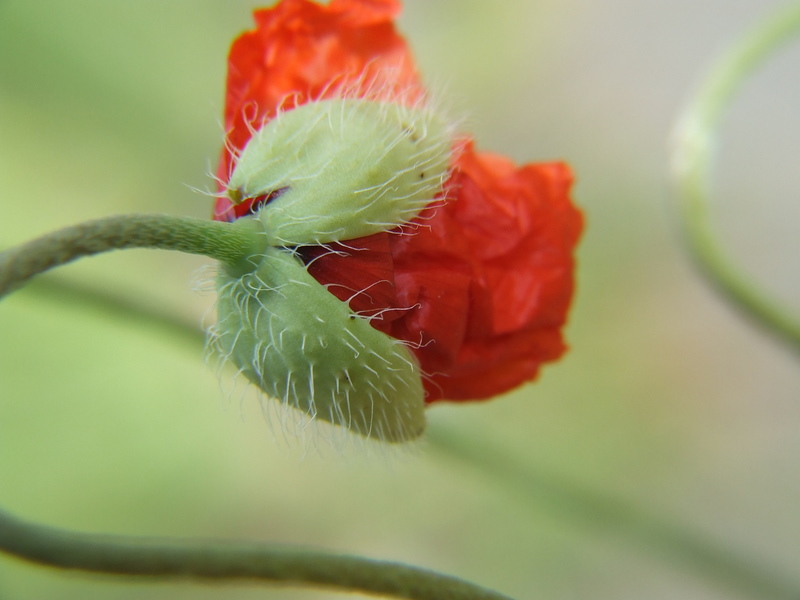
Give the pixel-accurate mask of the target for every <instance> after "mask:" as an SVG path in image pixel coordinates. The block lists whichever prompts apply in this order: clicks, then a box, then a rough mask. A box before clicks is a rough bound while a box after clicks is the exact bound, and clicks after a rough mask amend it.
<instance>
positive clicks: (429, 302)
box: [215, 0, 583, 402]
mask: <svg viewBox="0 0 800 600" xmlns="http://www.w3.org/2000/svg"><path fill="white" fill-rule="evenodd" d="M399 10H400V3H399V2H398V1H396V0H333V1H332V2H331V3H330V4H329V5H327V6H324V5H317V4H314V3H312V2H310V1H309V0H283V1H282V2H280V3H279V4H278V5H277V6H275V7H274V8H272V9H266V10H261V11H257V12H256V13H255V19H256V24H257V28H256V29H255V30H253V31H249V32H247V33H245V34H243V35H242V36H241V37H240V38H238V39H237V40H236V41H235V42H234V44H233V46H232V48H231V53H230V57H229V74H228V82H227V96H226V106H225V124H226V127H227V131H228V135H227V148H226V151H225V152H224V153H223V157H222V160H221V163H220V168H219V171H218V174H219V177H220V179H221V180H222V181H225V180H227V178H228V175H229V173H230V170H231V168H232V165H233V163H234V161H235V157H236V152H237V151H238V150H241V149H242V148H243V147H244V145H245V144H246V143H247V141H248V140H249V138H250V136H251V135H252V131H253V129H254V128H258V127H259V126H260V125H261V124H262V123H264V122H265V121H267V120H269V119H270V118H272V117H274V116H275V114H277V112H278V111H280V110H288V109H291V108H292V107H294V106H297V105H299V104H303V103H305V102H308V101H311V100H316V99H323V98H330V97H339V96H341V95H343V94H346V95H348V96H351V97H365V98H374V99H378V100H393V101H400V102H407V103H415V102H418V101H419V100H420V99H421V98H423V97H424V94H425V90H424V89H423V88H422V86H421V83H420V80H419V76H418V74H417V71H416V68H415V67H414V64H413V61H412V59H411V55H410V52H409V50H408V48H407V46H406V44H405V42H404V40H403V39H402V38H401V37H400V36H399V35H398V34H397V33H396V31H395V29H394V25H393V23H392V19H393V18H394V17H395V16H396V15H397V13H398V11H399ZM457 156H458V157H457V159H456V162H455V163H454V165H453V171H452V175H451V177H450V178H449V180H448V181H447V182H446V185H445V192H444V194H443V196H442V198H440V199H438V200H436V201H434V202H433V203H432V204H431V206H429V207H428V208H427V209H426V210H425V211H423V213H422V214H421V215H420V217H419V218H418V219H417V221H416V222H415V223H414V224H412V225H411V226H406V227H404V228H402V229H400V230H396V231H392V232H386V233H380V234H376V235H372V236H369V237H366V238H360V239H357V240H346V241H343V242H342V243H339V244H331V245H329V246H326V247H321V246H316V247H313V246H307V247H303V248H298V249H297V250H298V252H299V253H300V254H301V255H302V257H303V258H304V260H305V261H306V263H307V264H308V269H309V272H310V273H311V274H312V275H313V276H314V278H315V279H317V280H318V281H319V282H320V283H322V284H323V285H325V286H326V287H327V289H328V290H329V291H330V292H331V293H333V294H334V295H336V296H337V297H338V298H339V299H341V300H342V301H346V302H349V303H350V306H351V308H352V309H353V310H354V311H356V312H358V313H359V314H361V315H363V316H365V317H368V318H370V319H371V323H372V325H373V326H374V327H376V328H377V329H379V330H381V331H383V332H385V333H387V334H388V335H391V336H392V337H395V338H397V339H398V340H402V341H404V342H406V343H408V344H409V345H410V346H411V347H412V349H413V351H414V354H415V355H416V357H417V359H418V360H419V362H420V366H421V369H422V371H423V373H424V374H425V388H426V392H427V397H426V400H427V401H428V402H431V401H434V400H440V399H449V400H470V399H482V398H490V397H492V396H496V395H498V394H500V393H503V392H505V391H508V390H510V389H513V388H514V387H516V386H518V385H519V384H521V383H523V382H525V381H528V380H530V379H533V378H534V377H536V375H537V373H538V371H539V368H540V366H541V365H542V363H544V362H548V361H552V360H555V359H557V358H558V357H560V356H561V355H562V354H563V352H564V351H565V349H566V345H565V343H564V341H563V337H562V333H561V330H562V328H563V326H564V324H565V322H566V316H567V310H568V308H569V305H570V302H571V299H572V296H573V291H574V289H573V288H574V279H573V277H574V259H573V251H574V248H575V245H576V243H577V241H578V238H579V236H580V232H581V229H582V227H583V219H582V216H581V214H580V212H579V211H578V210H577V209H576V208H575V207H574V206H573V205H572V203H571V202H570V198H569V191H570V186H571V184H572V174H571V172H570V170H569V168H568V167H567V166H566V165H564V164H563V163H545V164H527V165H523V166H521V167H518V166H516V165H515V164H514V163H513V162H512V161H511V160H509V159H508V158H505V157H503V156H499V155H495V154H489V153H481V152H477V151H476V150H475V149H474V146H473V144H472V143H471V142H469V141H467V142H465V143H464V148H463V152H460V153H459V154H458V155H457ZM249 209H250V206H249V205H248V203H246V202H245V203H243V204H242V205H239V206H235V207H234V206H233V205H232V203H231V202H230V201H229V200H227V199H225V198H222V199H220V200H218V202H217V204H216V207H215V218H216V219H219V220H234V219H236V218H238V217H240V216H243V215H246V214H248V212H249Z"/></svg>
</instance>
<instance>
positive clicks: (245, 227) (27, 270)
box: [0, 215, 263, 298]
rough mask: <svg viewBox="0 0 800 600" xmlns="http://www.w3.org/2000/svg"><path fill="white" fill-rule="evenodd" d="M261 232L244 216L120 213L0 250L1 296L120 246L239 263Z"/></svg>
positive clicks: (251, 249) (240, 265) (233, 266)
mask: <svg viewBox="0 0 800 600" xmlns="http://www.w3.org/2000/svg"><path fill="white" fill-rule="evenodd" d="M262 237H263V236H259V234H258V232H257V231H256V229H255V226H254V225H253V223H252V222H251V221H250V220H249V219H240V220H239V221H237V222H236V223H221V222H217V221H210V220H207V219H198V218H192V217H175V216H170V215H120V216H115V217H108V218H106V219H99V220H97V221H88V222H86V223H81V224H79V225H75V226H73V227H67V228H65V229H60V230H58V231H55V232H52V233H49V234H47V235H44V236H42V237H40V238H38V239H35V240H32V241H30V242H28V243H25V244H22V245H21V246H17V247H16V248H12V249H10V250H6V251H5V252H3V253H2V254H0V298H2V297H3V296H4V295H6V294H7V293H8V292H10V291H11V290H13V289H15V288H17V287H19V286H21V285H23V284H24V283H25V282H26V281H28V280H29V279H30V278H31V277H34V276H35V275H38V274H39V273H42V272H44V271H46V270H48V269H51V268H53V267H57V266H59V265H63V264H66V263H68V262H71V261H73V260H75V259H77V258H80V257H82V256H89V255H92V254H99V253H101V252H107V251H109V250H120V249H123V248H160V249H164V250H178V251H180V252H188V253H190V254H202V255H205V256H209V257H211V258H215V259H217V260H220V261H222V262H223V263H225V264H227V265H229V266H231V267H232V268H240V267H242V266H243V264H242V263H243V261H246V259H247V257H248V256H250V255H252V254H253V253H255V252H257V247H258V244H259V243H260V242H261V238H262Z"/></svg>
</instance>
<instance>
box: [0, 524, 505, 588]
mask: <svg viewBox="0 0 800 600" xmlns="http://www.w3.org/2000/svg"><path fill="white" fill-rule="evenodd" d="M0 550H4V551H5V552H8V553H10V554H13V555H14V556H17V557H20V558H24V559H27V560H29V561H33V562H36V563H39V564H42V565H47V566H51V567H60V568H64V569H72V570H78V571H90V572H92V573H106V574H110V575H128V576H130V575H135V576H140V577H152V578H175V577H182V578H192V579H198V580H207V581H208V580H218V581H219V580H256V581H268V582H272V583H280V584H284V585H286V584H292V585H306V586H308V585H310V586H314V587H321V588H328V589H333V590H338V591H356V592H361V593H364V594H369V595H371V596H376V595H377V596H389V597H393V598H405V599H407V600H510V599H509V597H508V596H504V595H502V594H498V593H497V592H492V591H489V590H485V589H483V588H479V587H478V586H475V585H473V584H470V583H467V582H465V581H463V580H461V579H457V578H455V577H449V576H447V575H440V574H438V573H434V572H432V571H427V570H424V569H419V568H416V567H409V566H407V565H402V564H398V563H391V562H381V561H376V560H369V559H366V558H360V557H356V556H344V555H337V554H332V553H327V552H319V551H305V550H292V549H287V548H273V547H269V546H266V545H259V544H244V543H223V542H215V541H198V542H195V543H189V542H183V543H181V542H175V541H172V540H158V539H148V538H136V537H112V536H107V535H96V534H87V533H79V532H72V531H65V530H62V529H55V528H52V527H45V526H43V525H37V524H35V523H27V522H25V521H22V520H20V519H17V518H16V517H13V516H11V515H10V514H8V513H6V512H5V511H2V510H0Z"/></svg>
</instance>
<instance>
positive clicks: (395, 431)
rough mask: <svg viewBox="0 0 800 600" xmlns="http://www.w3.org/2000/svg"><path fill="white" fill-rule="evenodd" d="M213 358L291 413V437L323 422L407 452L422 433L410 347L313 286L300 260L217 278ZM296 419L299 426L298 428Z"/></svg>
mask: <svg viewBox="0 0 800 600" xmlns="http://www.w3.org/2000/svg"><path fill="white" fill-rule="evenodd" d="M218 285H219V298H218V303H217V313H218V319H217V323H216V324H215V325H214V326H213V327H212V328H210V329H209V337H208V340H209V343H208V346H209V349H210V350H211V351H212V352H213V353H214V355H215V356H216V357H218V358H219V359H220V361H221V362H222V363H223V364H224V363H227V362H231V363H233V365H234V366H235V367H236V369H237V371H238V372H240V373H241V374H242V375H244V376H245V377H246V378H247V379H249V380H250V381H251V382H252V383H254V384H255V385H256V387H258V388H259V389H261V391H262V392H264V393H265V394H266V395H267V396H269V397H272V398H275V399H277V400H278V402H276V403H275V404H277V405H281V406H283V407H284V408H285V409H286V410H287V411H289V412H291V413H296V412H299V413H301V414H302V415H303V416H302V417H299V416H298V415H296V414H292V415H285V416H283V417H282V419H284V421H283V422H282V424H283V427H284V428H285V430H293V431H298V423H300V424H302V427H301V428H300V429H301V430H302V431H303V432H305V431H307V430H308V429H309V428H310V427H311V426H312V425H311V424H312V423H314V422H316V421H319V420H322V421H328V422H330V423H331V424H332V425H335V426H337V427H339V428H340V429H342V430H350V431H353V432H356V433H358V434H360V435H361V436H364V437H368V438H370V437H371V438H376V437H377V438H378V439H381V440H384V441H389V442H406V441H410V440H412V439H414V438H416V437H418V436H419V435H420V434H421V433H422V429H423V428H424V402H423V397H424V392H423V390H422V387H421V385H422V384H421V379H420V376H419V371H418V369H419V367H418V365H417V364H416V360H415V359H414V358H413V356H412V355H411V354H410V353H409V352H408V350H407V349H406V348H405V346H404V345H402V344H398V343H397V341H396V340H394V339H392V338H390V337H389V336H386V335H385V334H383V333H381V332H379V331H377V330H375V329H373V328H372V327H371V326H370V325H369V322H368V320H367V319H364V318H362V317H359V316H358V315H357V314H355V313H353V312H352V311H350V309H349V307H348V306H347V304H346V303H344V302H341V301H339V300H338V299H337V298H335V297H334V296H333V295H332V294H330V293H329V292H328V291H327V290H326V289H325V288H324V287H323V286H322V285H321V284H320V283H319V282H317V281H316V280H315V279H313V277H311V276H310V275H309V274H308V273H307V271H306V268H305V266H304V265H303V264H302V263H301V262H300V261H299V260H297V258H296V257H294V256H293V255H292V253H291V252H288V251H286V250H283V249H278V248H273V249H268V250H267V251H266V252H265V254H264V258H263V263H262V264H261V265H260V267H259V268H258V269H257V270H256V271H255V272H252V273H248V274H245V275H242V276H239V277H233V276H230V275H228V274H226V273H225V272H224V271H223V272H222V273H221V274H220V276H219V278H218ZM298 419H299V420H298Z"/></svg>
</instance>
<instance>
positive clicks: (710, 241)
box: [673, 3, 800, 352]
mask: <svg viewBox="0 0 800 600" xmlns="http://www.w3.org/2000/svg"><path fill="white" fill-rule="evenodd" d="M798 35H800V4H798V3H793V4H791V5H790V6H788V7H787V8H785V9H784V10H782V11H780V12H779V13H777V14H775V15H774V16H773V17H772V18H770V19H768V20H767V21H765V22H764V23H763V24H761V25H760V26H759V27H757V28H756V29H755V30H754V31H753V32H752V33H751V34H750V35H749V36H748V37H747V38H745V39H744V40H743V41H742V42H741V43H740V44H739V45H737V46H736V47H735V48H734V49H733V50H732V51H731V52H730V53H729V54H728V55H726V56H724V57H723V59H722V60H721V61H720V62H719V63H718V64H717V65H716V67H714V68H713V69H712V71H711V74H710V75H709V77H708V78H707V79H706V81H705V83H704V84H703V86H702V87H701V89H700V90H699V91H698V92H697V94H696V96H695V98H694V100H693V101H692V102H691V103H690V104H689V106H688V108H687V109H686V111H685V112H684V114H683V116H682V117H681V118H680V120H679V121H678V126H677V130H676V139H675V142H676V143H675V147H674V152H673V166H674V173H675V177H676V181H677V189H678V194H679V197H680V200H681V209H682V224H683V227H684V229H685V233H686V238H687V241H688V246H689V249H690V251H691V253H692V256H693V258H694V259H695V261H696V262H697V264H698V265H699V267H700V268H701V269H702V271H703V273H704V274H705V275H706V276H707V277H708V279H709V280H710V281H711V283H712V284H713V285H714V286H715V287H716V288H717V290H719V291H720V292H721V293H722V294H723V296H724V297H726V298H727V299H728V300H730V301H731V302H732V303H733V304H734V305H735V306H737V307H738V308H739V309H741V310H742V311H743V312H744V313H745V314H746V315H748V316H749V317H751V318H753V319H754V320H755V321H756V322H757V323H759V324H760V325H762V326H763V327H764V328H766V329H767V330H768V331H770V332H771V333H772V334H774V335H776V336H777V337H779V338H781V339H783V340H784V341H785V342H787V343H788V344H789V345H790V346H791V347H792V348H793V349H794V350H796V351H799V352H800V321H798V319H797V318H795V317H793V316H792V315H791V314H790V313H789V312H788V311H786V310H785V309H784V308H783V307H781V306H779V305H778V304H777V303H776V302H774V301H773V300H772V299H770V298H769V297H766V296H765V295H763V294H762V293H761V292H760V291H759V289H758V287H757V286H756V285H755V284H754V283H753V282H752V281H751V280H750V279H749V278H748V277H747V276H746V275H744V274H743V273H742V272H741V271H740V270H739V269H738V268H737V266H736V265H735V264H733V263H732V262H731V261H730V260H729V259H728V257H727V255H726V254H725V252H724V251H723V250H722V249H721V247H720V244H719V243H718V241H717V239H716V238H715V236H714V234H713V232H712V227H711V224H710V218H709V208H708V197H709V195H710V189H711V183H710V171H711V167H712V162H713V154H714V142H715V139H716V136H717V134H718V129H719V126H720V123H721V120H722V117H723V115H724V113H725V111H726V109H727V108H728V106H729V105H730V104H731V101H732V100H733V98H734V96H735V94H736V92H737V91H738V90H739V88H740V87H741V85H742V84H743V83H744V81H745V80H746V79H747V77H748V75H749V74H750V73H752V72H753V71H754V70H755V69H756V68H758V67H759V66H760V65H761V64H762V63H763V62H764V61H765V60H766V59H767V58H769V57H770V56H772V55H773V54H774V53H775V51H776V50H777V49H779V47H780V46H782V45H783V44H785V43H787V42H788V41H790V40H791V39H792V38H793V37H796V36H798Z"/></svg>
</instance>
